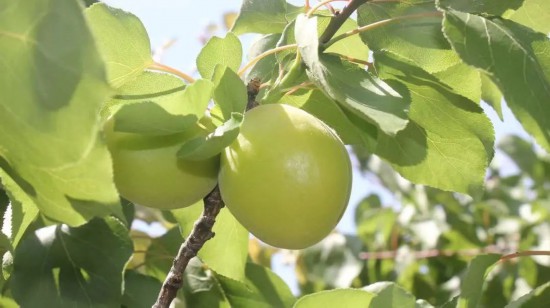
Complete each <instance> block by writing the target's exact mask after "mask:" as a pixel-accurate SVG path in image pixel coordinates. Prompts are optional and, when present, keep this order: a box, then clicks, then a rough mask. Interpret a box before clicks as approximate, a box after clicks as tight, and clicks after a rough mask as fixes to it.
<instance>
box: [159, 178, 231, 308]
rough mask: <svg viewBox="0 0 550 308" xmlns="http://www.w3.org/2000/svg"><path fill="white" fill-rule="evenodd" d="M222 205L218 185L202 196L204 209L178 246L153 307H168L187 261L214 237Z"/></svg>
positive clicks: (180, 281) (181, 283)
mask: <svg viewBox="0 0 550 308" xmlns="http://www.w3.org/2000/svg"><path fill="white" fill-rule="evenodd" d="M222 207H224V203H223V200H222V197H221V194H220V190H219V188H218V186H216V187H215V188H214V190H212V191H211V192H210V193H209V194H208V195H206V197H204V210H203V212H202V215H201V217H200V218H199V220H197V221H196V222H195V225H194V226H193V231H191V234H190V235H189V236H188V237H187V239H186V240H185V242H184V243H183V244H182V245H181V246H180V249H179V251H178V254H177V256H176V258H175V259H174V262H173V263H172V267H171V268H170V272H169V273H168V276H166V279H165V280H164V283H163V284H162V288H161V289H160V292H159V296H158V298H157V301H156V303H155V304H154V305H153V308H168V307H170V304H171V303H172V300H174V298H175V297H176V294H177V293H178V290H179V289H180V288H181V287H182V285H183V272H184V271H185V268H186V267H187V264H188V263H189V261H190V260H191V259H192V258H193V257H195V256H196V255H197V253H198V252H199V250H200V249H201V248H202V246H203V245H204V243H205V242H206V241H208V240H209V239H211V238H213V237H214V232H212V227H213V226H214V223H215V222H216V216H217V215H218V213H219V212H220V210H221V209H222Z"/></svg>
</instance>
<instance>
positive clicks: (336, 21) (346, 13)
mask: <svg viewBox="0 0 550 308" xmlns="http://www.w3.org/2000/svg"><path fill="white" fill-rule="evenodd" d="M368 1H369V0H352V1H351V2H350V3H349V4H348V5H347V6H346V7H345V8H344V9H343V10H342V11H341V12H340V14H338V15H336V16H334V17H332V19H331V20H330V22H329V24H328V26H327V28H326V29H325V32H323V34H321V37H320V38H319V43H321V46H322V45H323V44H325V43H326V42H328V41H329V40H330V39H331V38H332V37H333V36H334V34H336V32H337V31H338V29H340V27H341V26H342V25H343V24H344V22H345V21H346V20H347V19H348V18H349V17H350V15H351V14H353V12H355V10H357V9H358V8H359V6H361V4H364V3H367V2H368Z"/></svg>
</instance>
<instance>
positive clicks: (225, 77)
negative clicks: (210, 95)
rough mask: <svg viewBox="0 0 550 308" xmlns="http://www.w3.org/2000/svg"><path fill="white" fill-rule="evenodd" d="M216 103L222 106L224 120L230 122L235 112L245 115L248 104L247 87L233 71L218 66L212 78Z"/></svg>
mask: <svg viewBox="0 0 550 308" xmlns="http://www.w3.org/2000/svg"><path fill="white" fill-rule="evenodd" d="M212 78H213V81H214V84H215V88H214V102H216V104H218V106H220V109H221V111H222V115H223V118H224V119H225V120H229V119H230V118H231V114H232V113H233V112H238V113H244V112H245V109H246V104H247V102H248V94H247V90H246V85H245V84H244V82H243V81H242V80H241V78H240V77H239V75H237V74H236V73H235V72H234V71H233V70H232V69H230V68H229V67H226V66H223V65H217V66H216V69H215V70H214V76H213V77H212Z"/></svg>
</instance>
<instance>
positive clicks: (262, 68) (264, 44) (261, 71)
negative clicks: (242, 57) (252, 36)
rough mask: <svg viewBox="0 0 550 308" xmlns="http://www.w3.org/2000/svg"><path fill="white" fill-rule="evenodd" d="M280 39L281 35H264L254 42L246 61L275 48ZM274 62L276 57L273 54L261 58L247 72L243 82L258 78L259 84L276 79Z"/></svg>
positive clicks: (276, 69) (276, 68)
mask: <svg viewBox="0 0 550 308" xmlns="http://www.w3.org/2000/svg"><path fill="white" fill-rule="evenodd" d="M280 38H281V34H280V33H275V34H268V35H265V36H263V37H261V38H260V39H258V40H256V41H255V42H254V43H253V44H252V46H251V47H250V49H249V50H248V55H247V58H248V61H250V60H252V59H254V58H255V57H257V56H259V55H260V54H262V53H264V52H265V51H268V50H270V49H273V48H275V47H276V46H277V42H278V41H279V39H280ZM276 62H277V56H276V55H275V54H271V55H268V56H266V57H264V58H262V59H261V60H260V61H258V62H256V64H254V66H252V68H251V69H250V70H249V71H248V72H247V74H246V78H245V80H252V79H254V78H258V79H260V81H261V82H269V81H270V80H271V79H273V78H275V77H277V74H276V72H277V71H278V69H279V68H278V67H277V66H276V65H274V63H276Z"/></svg>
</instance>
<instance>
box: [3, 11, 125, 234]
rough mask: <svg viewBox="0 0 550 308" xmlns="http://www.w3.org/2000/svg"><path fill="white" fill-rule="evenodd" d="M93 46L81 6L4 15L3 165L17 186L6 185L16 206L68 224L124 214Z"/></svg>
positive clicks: (100, 72)
mask: <svg viewBox="0 0 550 308" xmlns="http://www.w3.org/2000/svg"><path fill="white" fill-rule="evenodd" d="M64 16H72V18H64ZM29 23H32V27H30V25H29ZM59 30H62V31H59ZM67 41H70V42H71V44H66V42H67ZM29 42H33V43H32V44H30V43H29ZM94 46H95V45H94V41H93V38H92V36H91V33H90V32H89V30H88V28H87V24H86V21H85V19H84V16H83V15H82V12H81V6H80V4H79V3H78V2H76V1H71V2H70V3H64V2H63V3H62V1H60V0H43V1H41V2H39V3H38V4H35V3H28V2H17V3H13V4H10V5H9V10H8V9H4V10H2V11H0V49H2V53H3V55H2V58H3V60H1V61H0V70H2V71H4V72H9V73H6V74H1V76H0V91H1V92H2V93H5V94H4V95H5V96H4V99H3V100H2V102H0V122H1V123H2V125H1V126H0V160H1V165H2V166H1V168H2V169H3V173H7V174H8V176H9V177H10V178H11V179H12V180H13V182H12V183H11V184H6V185H7V186H8V185H9V188H8V189H10V194H11V195H12V197H13V199H14V200H17V201H18V202H26V203H27V202H30V201H29V200H32V203H34V204H35V205H36V206H37V207H38V208H39V209H40V211H41V212H42V213H43V214H44V215H46V216H48V217H49V218H50V219H53V220H55V221H60V222H65V223H68V224H71V225H78V224H82V223H84V222H86V221H87V220H89V219H91V218H92V217H94V216H103V215H107V214H110V213H117V214H121V211H120V206H119V205H118V194H117V192H116V190H115V187H114V185H113V183H112V170H111V169H112V168H111V160H110V157H109V153H108V151H107V149H106V147H105V145H104V144H103V142H102V141H101V139H100V138H99V135H98V131H99V128H100V125H101V123H100V119H99V110H100V108H101V105H102V104H103V102H104V101H105V100H106V99H107V98H108V96H109V95H110V90H109V88H108V85H107V82H106V80H105V77H104V76H105V73H104V66H103V63H102V61H101V59H100V57H99V55H98V53H97V52H96V50H95V47H94ZM22 140H24V141H25V142H21V141H22ZM83 175H85V176H83ZM4 181H5V180H4ZM26 205H27V204H26ZM26 205H25V206H26Z"/></svg>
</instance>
